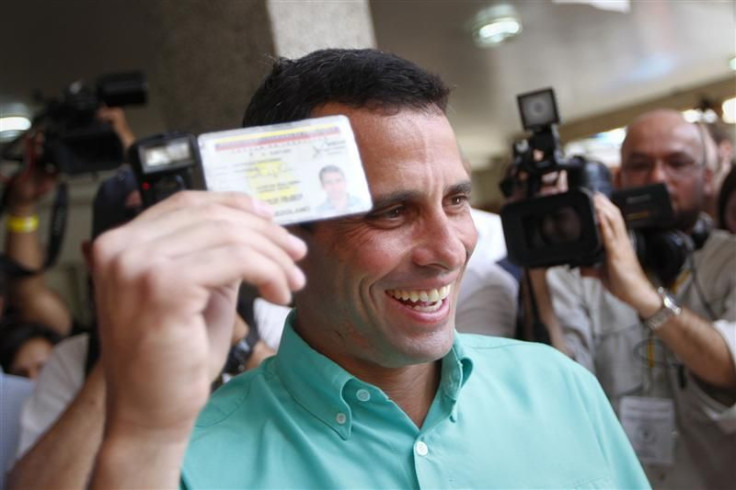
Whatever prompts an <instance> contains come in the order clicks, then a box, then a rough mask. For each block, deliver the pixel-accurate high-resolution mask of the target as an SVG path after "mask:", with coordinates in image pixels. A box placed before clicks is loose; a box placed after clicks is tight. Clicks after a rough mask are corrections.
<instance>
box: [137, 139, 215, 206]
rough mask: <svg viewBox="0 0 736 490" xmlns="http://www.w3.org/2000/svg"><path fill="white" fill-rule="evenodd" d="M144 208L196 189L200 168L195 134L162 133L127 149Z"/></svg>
mask: <svg viewBox="0 0 736 490" xmlns="http://www.w3.org/2000/svg"><path fill="white" fill-rule="evenodd" d="M128 161H129V162H130V164H131V166H132V167H133V172H134V173H135V176H136V179H137V180H138V187H139V189H140V191H141V197H142V198H143V205H144V206H145V207H149V206H153V205H154V204H156V203H157V202H159V201H162V200H164V199H166V198H167V197H169V196H170V195H172V194H174V193H175V192H178V191H181V190H185V189H193V188H194V179H195V170H197V169H199V168H200V166H201V159H200V157H199V150H198V147H197V139H196V137H195V136H194V135H193V134H188V133H180V132H171V133H162V134H157V135H154V136H150V137H148V138H144V139H141V140H138V141H136V142H135V143H133V145H131V147H130V148H129V149H128Z"/></svg>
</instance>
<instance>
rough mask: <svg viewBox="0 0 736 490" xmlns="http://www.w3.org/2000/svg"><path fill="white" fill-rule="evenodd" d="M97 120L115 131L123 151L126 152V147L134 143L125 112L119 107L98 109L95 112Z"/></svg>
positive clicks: (133, 136)
mask: <svg viewBox="0 0 736 490" xmlns="http://www.w3.org/2000/svg"><path fill="white" fill-rule="evenodd" d="M97 119H99V120H100V121H104V122H108V123H110V124H111V125H112V129H113V130H115V133H117V135H118V138H120V142H121V143H122V144H123V150H125V151H127V150H128V147H129V146H130V145H132V144H133V143H134V142H135V135H134V134H133V131H132V130H131V129H130V126H128V120H127V119H126V118H125V111H123V109H121V108H120V107H100V108H99V109H98V110H97Z"/></svg>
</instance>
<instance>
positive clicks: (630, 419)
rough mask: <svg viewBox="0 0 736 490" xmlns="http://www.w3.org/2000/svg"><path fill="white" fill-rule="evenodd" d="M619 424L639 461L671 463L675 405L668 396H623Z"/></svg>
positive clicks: (655, 463)
mask: <svg viewBox="0 0 736 490" xmlns="http://www.w3.org/2000/svg"><path fill="white" fill-rule="evenodd" d="M619 412H620V415H621V425H623V427H624V431H625V432H626V435H627V436H628V437H629V441H630V442H631V445H632V446H633V447H634V451H635V452H636V455H637V456H638V457H639V460H640V461H641V462H642V463H646V464H654V465H661V466H671V465H672V464H673V462H674V457H675V404H674V402H673V401H672V400H670V399H669V398H652V397H643V396H625V397H623V398H622V399H621V405H620V406H619Z"/></svg>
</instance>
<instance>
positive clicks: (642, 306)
mask: <svg viewBox="0 0 736 490" xmlns="http://www.w3.org/2000/svg"><path fill="white" fill-rule="evenodd" d="M593 203H594V205H595V210H596V214H597V216H598V223H599V227H600V231H601V238H602V240H603V246H604V248H605V250H606V259H605V263H604V264H602V265H601V266H600V267H599V268H598V269H589V268H586V269H583V270H581V273H582V274H583V275H584V276H593V277H598V278H599V279H600V280H601V281H602V282H603V284H604V285H605V287H606V288H607V289H608V290H609V291H610V292H611V294H613V295H614V296H616V297H617V298H618V299H620V300H621V301H623V302H624V303H626V304H628V305H629V306H631V307H632V308H634V309H635V310H636V311H637V312H638V313H639V316H641V317H642V318H648V317H650V316H651V315H653V314H654V313H656V312H657V310H659V308H660V307H661V306H662V300H661V298H660V297H659V294H657V291H656V289H654V286H652V284H651V283H650V282H649V279H648V278H647V276H646V274H645V273H644V270H643V269H642V267H641V265H640V264H639V260H638V259H637V257H636V252H635V251H634V248H633V246H632V245H631V241H630V239H629V235H628V232H627V231H626V225H625V224H624V219H623V216H622V215H621V211H620V210H619V209H618V208H617V207H616V205H614V204H613V203H612V202H611V201H610V200H609V199H608V198H607V197H606V196H604V195H603V194H600V193H597V194H596V195H595V196H594V197H593Z"/></svg>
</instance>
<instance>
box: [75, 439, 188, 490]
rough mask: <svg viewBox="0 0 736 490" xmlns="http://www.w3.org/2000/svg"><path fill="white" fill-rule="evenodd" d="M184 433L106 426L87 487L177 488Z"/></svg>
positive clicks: (105, 489)
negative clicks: (162, 434) (161, 433)
mask: <svg viewBox="0 0 736 490" xmlns="http://www.w3.org/2000/svg"><path fill="white" fill-rule="evenodd" d="M187 434H188V432H186V433H182V434H180V436H179V437H175V438H170V437H168V436H166V437H159V436H157V435H156V434H147V433H145V432H138V431H135V430H129V429H127V430H126V429H110V430H108V431H107V433H106V434H105V438H104V440H103V442H102V447H101V448H100V451H99V453H98V455H97V461H96V462H95V469H94V473H93V475H92V481H91V482H90V487H89V488H91V489H93V490H95V489H98V490H114V489H123V488H157V489H167V488H168V489H177V488H179V482H180V478H181V477H180V474H181V472H180V468H181V463H182V461H183V459H184V453H185V452H186V447H187V441H188V436H187Z"/></svg>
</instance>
